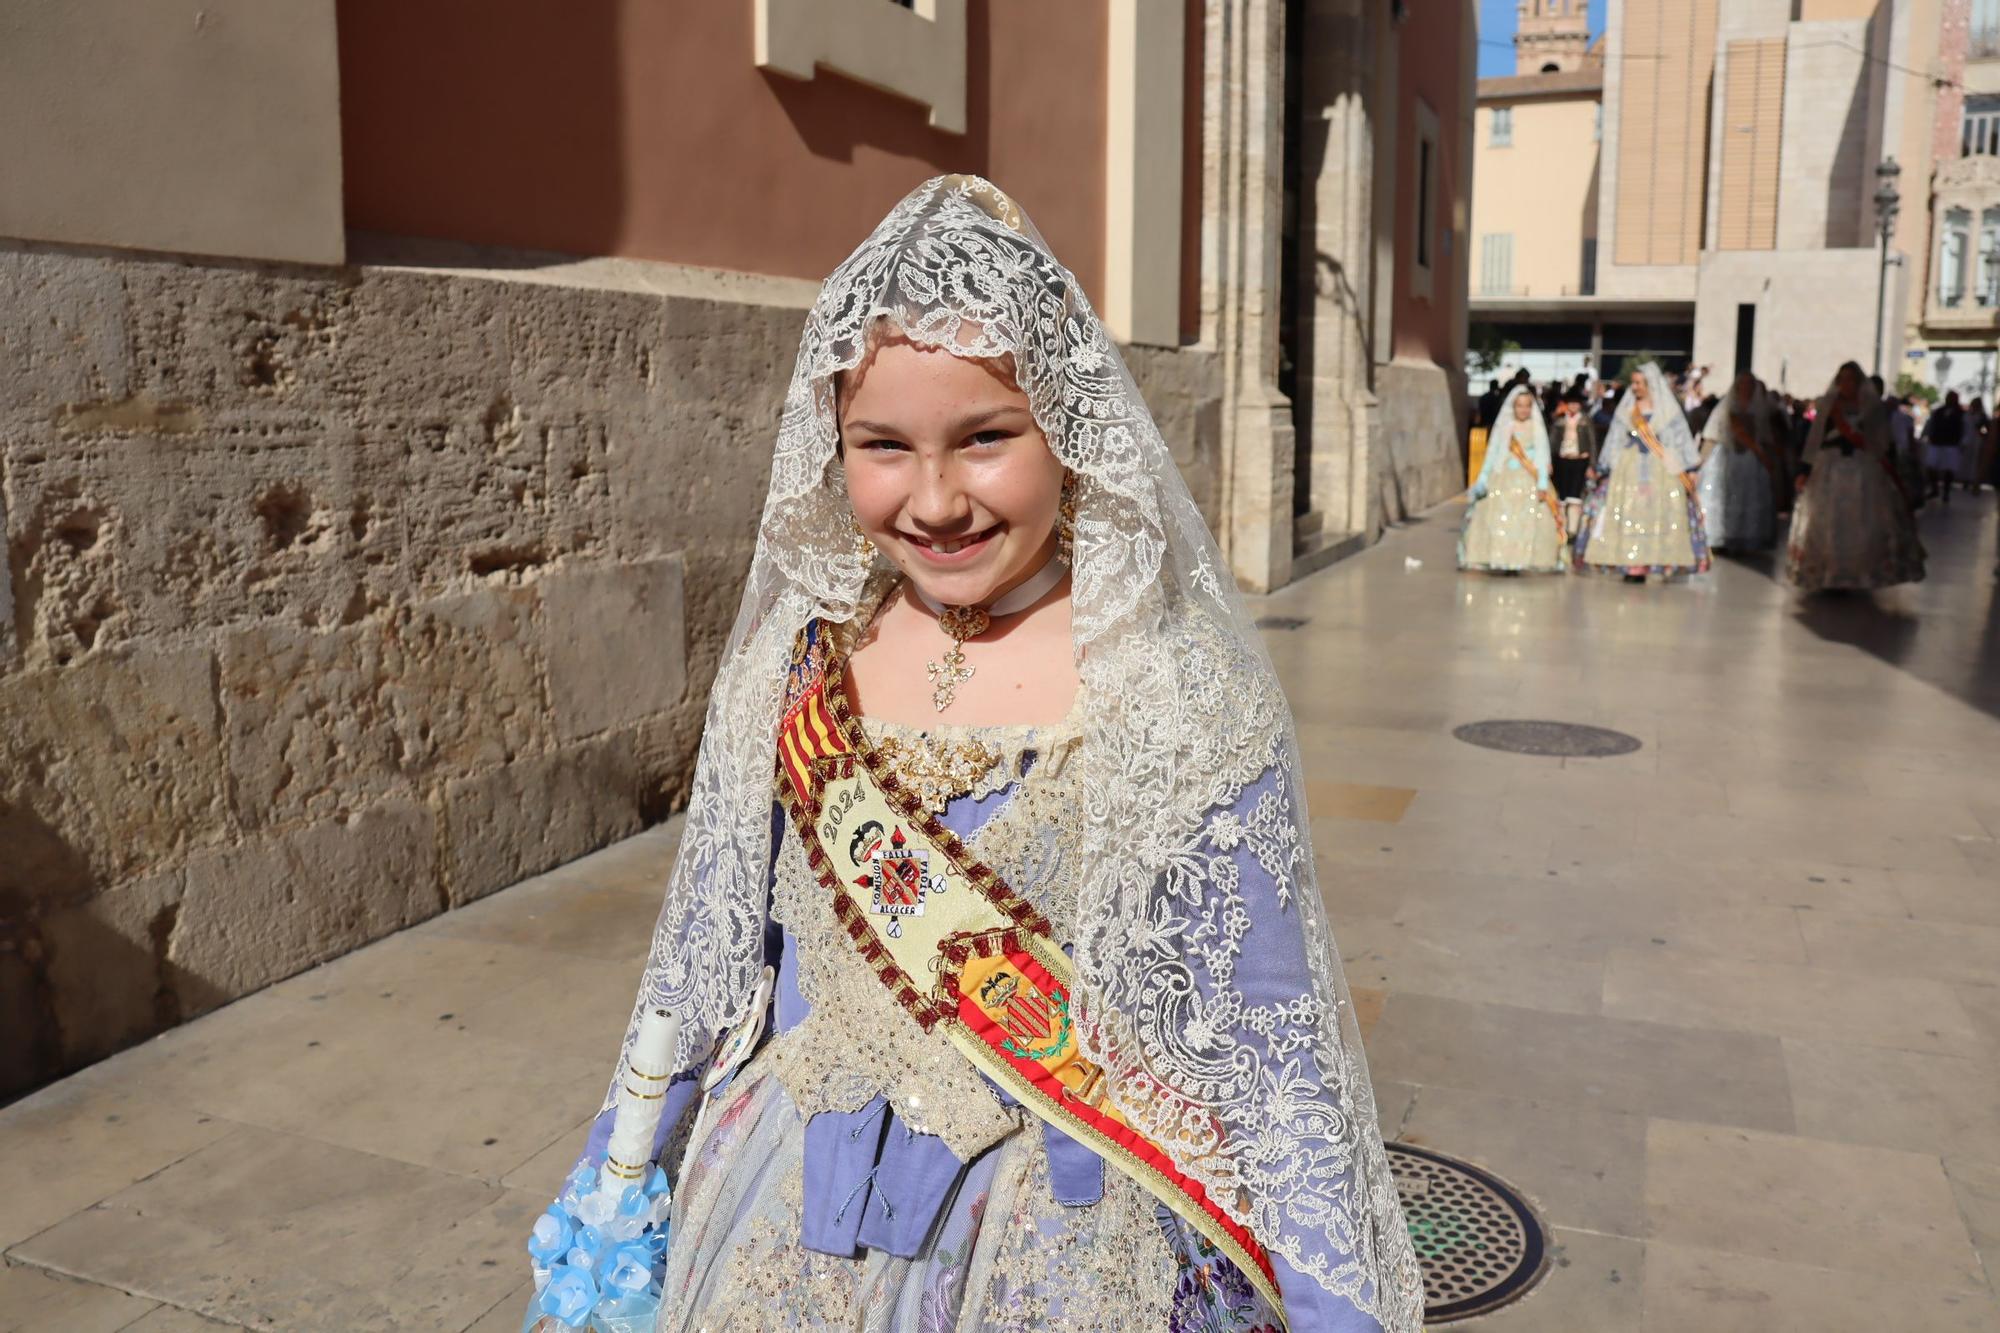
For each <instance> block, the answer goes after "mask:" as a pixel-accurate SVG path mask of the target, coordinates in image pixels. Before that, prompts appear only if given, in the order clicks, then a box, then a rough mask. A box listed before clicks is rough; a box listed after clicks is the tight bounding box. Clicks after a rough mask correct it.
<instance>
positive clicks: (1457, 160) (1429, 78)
mask: <svg viewBox="0 0 2000 1333" xmlns="http://www.w3.org/2000/svg"><path fill="white" fill-rule="evenodd" d="M1465 9H1466V7H1465V6H1464V5H1462V4H1461V3H1459V0H1412V2H1411V4H1410V17H1409V18H1408V19H1406V20H1405V21H1404V24H1403V27H1402V31H1401V33H1400V34H1399V38H1400V40H1399V41H1398V42H1397V77H1396V96H1397V97H1398V98H1400V99H1401V103H1402V104H1401V105H1400V106H1399V107H1398V108H1397V112H1396V173H1397V174H1396V177H1395V190H1396V294H1395V303H1394V306H1393V332H1392V336H1391V342H1392V344H1393V348H1394V354H1395V355H1396V356H1399V357H1405V358H1414V359H1425V360H1431V361H1435V362H1437V363H1438V364H1439V365H1443V366H1446V367H1448V368H1450V369H1454V370H1456V369H1458V368H1459V363H1460V362H1461V361H1462V360H1463V358H1464V347H1463V346H1462V344H1461V333H1460V329H1461V327H1462V321H1463V319H1464V310H1465V299H1466V298H1465V292H1464V290H1463V287H1462V285H1461V284H1460V283H1459V281H1458V265H1459V263H1460V260H1461V257H1462V255H1463V252H1464V249H1465V246H1466V245H1467V244H1468V243H1469V241H1468V238H1467V236H1466V235H1465V234H1464V233H1463V232H1462V231H1461V232H1459V233H1458V234H1456V235H1453V234H1452V219H1453V217H1454V215H1455V213H1456V212H1457V210H1458V208H1459V206H1460V204H1461V198H1460V191H1459V177H1460V174H1461V170H1462V167H1463V164H1464V162H1465V160H1466V158H1467V156H1468V155H1469V154H1470V153H1471V152H1472V144H1471V142H1470V139H1469V135H1470V134H1471V132H1472V131H1471V122H1472V110H1473V96H1474V91H1473V89H1474V85H1473V80H1472V77H1471V71H1470V70H1469V69H1466V68H1464V67H1463V64H1462V52H1463V50H1464V40H1465V37H1466V36H1467V34H1466V32H1465V25H1466V23H1467V21H1468V20H1467V16H1466V13H1465ZM1419 98H1421V99H1422V100H1423V101H1424V102H1425V103H1426V104H1428V105H1429V107H1430V109H1431V110H1432V111H1433V112H1434V113H1435V114H1436V115H1437V119H1438V137H1439V143H1438V153H1439V160H1438V163H1437V176H1436V184H1435V195H1434V198H1433V202H1432V206H1431V217H1432V220H1433V224H1434V225H1433V228H1432V233H1431V257H1432V264H1433V268H1432V288H1431V290H1432V295H1431V298H1430V299H1429V300H1425V299H1422V298H1419V297H1416V296H1413V295H1411V286H1410V270H1411V269H1412V267H1414V265H1415V264H1416V225H1417V224H1416V214H1417V193H1418V192H1417V110H1416V104H1417V101H1418V99H1419ZM1462 203H1463V208H1464V212H1465V215H1466V217H1467V218H1468V219H1469V218H1470V216H1471V211H1472V200H1471V199H1469V198H1466V199H1463V201H1462Z"/></svg>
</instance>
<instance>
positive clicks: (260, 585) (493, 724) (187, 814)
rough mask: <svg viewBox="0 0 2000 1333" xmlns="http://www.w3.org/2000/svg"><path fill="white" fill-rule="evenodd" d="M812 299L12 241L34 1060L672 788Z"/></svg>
mask: <svg viewBox="0 0 2000 1333" xmlns="http://www.w3.org/2000/svg"><path fill="white" fill-rule="evenodd" d="M800 319H801V315H800V312H799V311H798V310H796V309H785V308H779V307H772V306H760V305H754V304H744V303H740V302H721V301H704V300H696V299H686V298H678V297H662V296H659V295H655V294H651V293H647V292H643V291H619V290H603V289H589V288H580V287H575V286H563V285H556V284H550V283H546V282H544V283H534V282H525V281H494V280H488V279H482V278H471V277H464V276H448V275H441V274H434V273H424V272H417V271H403V270H396V269H386V268H369V269H273V268H267V267H259V266H249V265H231V264H210V263H184V262H177V261H174V260H167V259H160V260H146V259H133V258H106V257H96V256H88V255H78V254H73V253H56V252H50V251H39V250H34V249H20V248H17V249H12V250H8V251H5V252H0V495H4V507H5V508H4V512H5V524H6V538H7V541H6V571H7V578H6V580H5V581H4V585H0V586H5V587H6V589H7V592H6V594H5V595H6V598H7V601H8V602H9V603H11V606H10V607H9V608H8V610H9V614H7V615H6V616H5V617H4V623H3V624H0V1012H3V1013H5V1014H6V1016H7V1018H6V1023H5V1028H6V1033H7V1037H6V1040H5V1041H4V1042H0V1091H5V1090H6V1089H9V1088H19V1087H21V1086H23V1085H25V1084H27V1083H30V1082H33V1081H35V1080H37V1079H40V1078H44V1077H47V1076H49V1075H51V1074H53V1073H55V1072H57V1071H59V1070H62V1069H65V1068H69V1067H73V1066H75V1065H78V1064H81V1063H83V1062H86V1061H89V1060H91V1059H94V1058H97V1057H98V1056H101V1055H103V1054H105V1053H107V1052H109V1051H111V1050H113V1049H116V1048H117V1047H119V1046H121V1045H124V1044H126V1043H128V1042H130V1041H132V1040H134V1039H136V1038H138V1037H140V1036H143V1035H145V1034H147V1033H150V1032H152V1031H155V1030H157V1029H159V1028H160V1027H162V1026H165V1025H167V1024H170V1023H173V1022H176V1021H178V1020H180V1019H181V1018H184V1017H187V1016H189V1015H192V1014H195V1013H199V1012H201V1011H202V1010H204V1009H207V1008H210V1007H212V1006H214V1005H216V1004H218V1003H220V1002H222V1001H225V1000H227V999H229V998H232V997H234V996H237V995H240V994H243V993H245V992H247V991H250V990H254V989H256V988H257V987H260V986H263V985H265V984H267V983H269V982H271V981H274V980H276V979H278V978H280V977H283V976H286V975H288V974H290V973H292V972H295V971H298V970H299V969H300V968H303V967H305V966H308V965H310V964H312V963H314V962H317V961H319V960H321V959H324V958H327V957H329V956H332V955H334V954H337V953H340V952H342V951H344V950H347V949H350V948H352V947H354V946H356V945H358V944H361V943H363V942H365V941H367V940H369V939H373V938H375V937H377V936H379V935H382V934H384V933H386V932H388V931H391V930H395V929H397V928H399V927H401V926H405V925H408V924H410V923H411V922H414V921H417V920H419V919H421V918H423V917H426V916H429V915H431V914H433V913H436V912H438V911H440V910H443V909H445V908H448V907H451V906H455V905H457V904H460V903H464V902H467V901H469V900H471V899H474V898H477V897H479V896H481V895H483V894H486V893H490V892H492V891H493V890H495V889H497V888H500V887H501V886H503V885H505V884H508V883H511V882H513V881H514V880H516V879H519V878H521V877H523V876H525V875H529V874H532V873H535V872H537V871H540V870H543V869H546V868H548V867H550V866H552V865H555V864H558V863H560V862H562V861H564V860H566V859H569V858H571V857H574V856H577V855H580V854H581V853H583V852H586V851H588V850H590V849H592V848H594V847H597V846H600V845H602V844H603V843H605V842H607V841H609V840H611V839H614V838H617V837H619V836H621V835H624V834H627V833H630V832H632V831H635V830H636V829H638V828H639V827H640V826H641V825H642V824H644V823H645V822H646V821H647V820H649V819H654V818H658V817H660V816H661V815H662V814H664V813H665V812H666V811H667V810H669V809H670V808H671V807H672V806H673V805H674V804H675V803H676V801H677V800H678V799H679V798H680V794H681V793H682V792H683V791H684V790H685V787H686V784H687V781H688V779H689V776H690V770H691V765H692V756H693V752H694V746H695V743H696V740H697V733H698V729H699V725H700V718H701V711H702V708H703V706H704V703H705V698H706V693H707V689H706V684H707V681H708V680H709V679H710V677H711V676H712V673H713V669H714V663H715V659H716V656H717V654H718V652H719V650H720V648H721V645H722V642H723V639H724V636H725V635H726V634H727V632H728V627H729V623H730V620H731V617H732V616H733V615H734V612H735V607H736V601H737V597H738V594H739V585H740V580H741V575H742V570H743V569H744V568H745V567H746V563H747V559H748V555H749V550H750V541H751V538H752V534H753V532H754V528H755V519H756V514H757V511H758V508H759V506H760V504H761V501H762V496H763V488H764V478H765V472H766V469H767V467H768V459H769V448H768V441H769V439H770V438H771V433H772V431H773V430H774V428H775V424H776V421H777V415H778V404H779V400H780V398H781V396H782V393H783V390H784V380H785V377H786V376H787V375H788V374H789V371H790V366H791V362H792V358H793V356H794V354H795V350H796V346H797V336H798V327H799V324H800Z"/></svg>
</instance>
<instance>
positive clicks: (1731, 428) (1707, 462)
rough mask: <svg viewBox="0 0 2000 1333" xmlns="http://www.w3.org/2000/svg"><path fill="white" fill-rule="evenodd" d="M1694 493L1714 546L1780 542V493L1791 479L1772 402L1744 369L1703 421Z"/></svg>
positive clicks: (1751, 547) (1745, 547) (1752, 547)
mask: <svg viewBox="0 0 2000 1333" xmlns="http://www.w3.org/2000/svg"><path fill="white" fill-rule="evenodd" d="M1701 438H1702V446H1701V452H1702V464H1701V480H1700V482H1699V484H1698V485H1697V486H1696V488H1695V490H1696V495H1697V496H1698V497H1699V499H1700V501H1701V515H1702V523H1703V526H1704V528H1705V529H1706V531H1707V533H1708V541H1709V546H1710V548H1711V549H1713V550H1717V551H1720V550H1724V549H1728V550H1734V551H1768V550H1770V549H1771V548H1772V547H1774V546H1776V545H1777V544H1778V503H1777V497H1778V496H1779V494H1781V493H1782V491H1783V490H1784V488H1785V486H1786V485H1787V479H1786V477H1785V473H1784V471H1783V468H1784V457H1783V454H1782V453H1781V452H1780V450H1779V447H1778V440H1777V436H1776V434H1775V433H1774V432H1773V431H1772V429H1771V410H1770V404H1769V403H1768V402H1767V401H1766V399H1765V397H1764V390H1763V387H1762V386H1761V385H1759V384H1758V383H1757V377H1756V376H1754V375H1752V374H1751V373H1750V372H1749V371H1747V370H1746V371H1744V372H1743V373H1742V374H1740V375H1738V376H1737V377H1736V382H1735V383H1734V384H1732V385H1731V386H1730V389H1729V392H1728V393H1727V394H1725V395H1723V398H1722V400H1721V401H1720V402H1718V403H1717V404H1716V405H1715V410H1714V411H1713V412H1711V413H1709V416H1708V421H1707V422H1706V423H1705V424H1704V425H1703V426H1702V431H1701Z"/></svg>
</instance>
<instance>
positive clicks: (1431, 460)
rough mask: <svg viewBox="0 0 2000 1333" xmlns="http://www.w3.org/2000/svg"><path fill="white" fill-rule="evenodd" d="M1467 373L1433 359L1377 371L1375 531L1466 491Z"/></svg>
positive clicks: (1403, 362) (1372, 524)
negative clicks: (1462, 411)
mask: <svg viewBox="0 0 2000 1333" xmlns="http://www.w3.org/2000/svg"><path fill="white" fill-rule="evenodd" d="M1464 393H1465V377H1464V375H1463V374H1459V375H1453V374H1451V373H1450V372H1448V371H1446V370H1445V368H1444V367H1442V366H1439V365H1437V364H1436V363H1434V362H1431V361H1408V360H1395V361H1391V362H1389V363H1388V364H1387V365H1384V366H1382V367H1381V368H1380V369H1379V370H1378V371H1377V381H1376V395H1377V400H1378V402H1379V404H1380V406H1379V408H1378V416H1377V428H1378V429H1379V430H1380V432H1381V434H1380V437H1379V445H1380V447H1379V448H1376V449H1374V450H1372V451H1371V452H1372V454H1373V456H1374V458H1375V460H1376V466H1375V468H1374V469H1373V472H1374V481H1375V487H1374V490H1375V498H1374V502H1373V503H1372V504H1371V506H1370V509H1371V512H1370V514H1369V533H1370V535H1371V536H1372V535H1374V534H1375V533H1378V532H1380V531H1381V525H1382V524H1384V523H1399V522H1401V521H1402V520H1404V519H1406V518H1409V517H1411V516H1413V515H1415V514H1420V513H1422V512H1423V511H1424V510H1426V509H1428V508H1430V507H1431V506H1432V505H1434V504H1438V503H1441V502H1442V501H1445V500H1448V499H1450V498H1451V497H1452V496H1453V495H1456V494H1457V493H1458V492H1460V491H1462V490H1464V489H1465V458H1464V455H1463V453H1462V452H1461V450H1462V447H1463V446H1462V443H1461V442H1462V441H1463V440H1464V438H1465V432H1464V429H1463V423H1462V422H1461V421H1460V420H1459V407H1458V404H1459V402H1460V401H1461V400H1462V399H1463V397H1464Z"/></svg>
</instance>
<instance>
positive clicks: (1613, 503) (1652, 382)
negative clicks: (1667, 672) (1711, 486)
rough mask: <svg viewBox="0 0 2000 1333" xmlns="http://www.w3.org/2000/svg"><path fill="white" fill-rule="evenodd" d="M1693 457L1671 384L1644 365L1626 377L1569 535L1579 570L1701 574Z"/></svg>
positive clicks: (1702, 538) (1702, 543)
mask: <svg viewBox="0 0 2000 1333" xmlns="http://www.w3.org/2000/svg"><path fill="white" fill-rule="evenodd" d="M1700 462H1701V457H1700V455H1699V454H1698V453H1697V451H1696V449H1695V444H1694V436H1693V434H1692V433H1691V432H1690V431H1689V430H1688V424H1687V418H1686V417H1684V416H1682V415H1681V409H1680V404H1679V403H1677V402H1675V401H1674V392H1673V386H1672V385H1670V384H1669V383H1668V382H1667V377H1666V375H1665V374H1664V373H1662V371H1661V370H1660V368H1659V366H1658V365H1657V364H1655V363H1653V362H1651V361H1648V362H1647V363H1646V364H1645V365H1643V366H1641V367H1639V369H1638V370H1637V371H1635V372H1633V375H1632V379H1631V381H1630V384H1629V387H1627V389H1626V390H1625V396H1624V397H1623V398H1621V399H1619V400H1618V408H1617V410H1616V411H1615V412H1613V413H1612V416H1611V428H1610V429H1609V430H1607V431H1606V432H1605V435H1604V448H1603V450H1602V452H1601V453H1599V455H1598V458H1597V468H1596V471H1595V473H1594V474H1593V476H1592V478H1591V480H1592V482H1593V489H1592V491H1591V494H1590V500H1589V501H1588V503H1586V504H1585V506H1584V514H1583V531H1582V532H1581V533H1579V534H1578V535H1577V548H1576V563H1577V567H1578V568H1579V569H1587V570H1595V571H1598V572H1600V573H1612V574H1623V575H1624V576H1625V577H1626V579H1628V580H1629V581H1631V582H1635V583H1643V582H1645V580H1646V578H1647V576H1648V575H1651V576H1654V577H1657V578H1671V577H1673V576H1674V575H1677V574H1698V573H1700V572H1702V571H1704V570H1706V569H1707V568H1708V565H1709V556H1708V537H1707V535H1706V533H1705V532H1704V531H1703V529H1702V521H1701V504H1700V502H1699V501H1698V500H1697V498H1696V496H1695V471H1694V470H1695V468H1696V467H1697V466H1699V464H1700Z"/></svg>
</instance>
